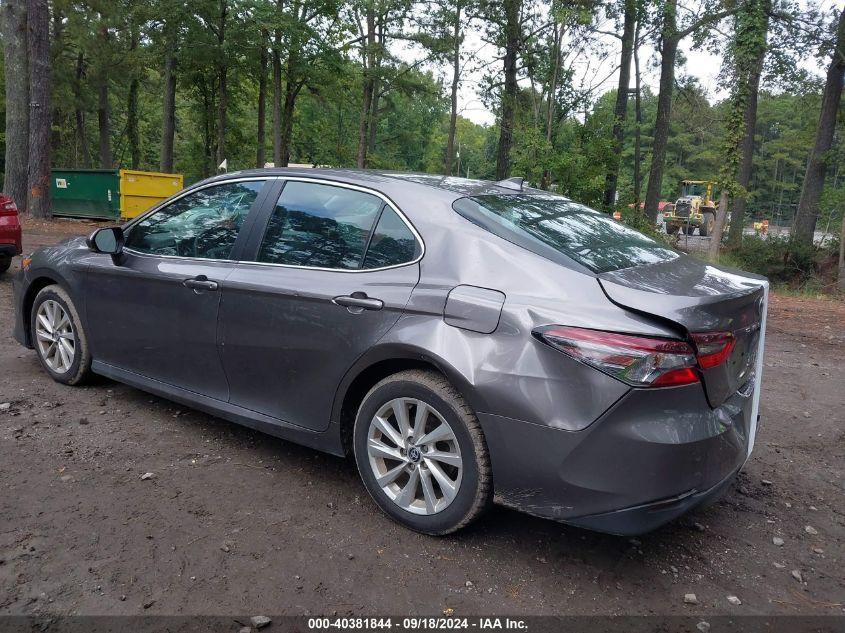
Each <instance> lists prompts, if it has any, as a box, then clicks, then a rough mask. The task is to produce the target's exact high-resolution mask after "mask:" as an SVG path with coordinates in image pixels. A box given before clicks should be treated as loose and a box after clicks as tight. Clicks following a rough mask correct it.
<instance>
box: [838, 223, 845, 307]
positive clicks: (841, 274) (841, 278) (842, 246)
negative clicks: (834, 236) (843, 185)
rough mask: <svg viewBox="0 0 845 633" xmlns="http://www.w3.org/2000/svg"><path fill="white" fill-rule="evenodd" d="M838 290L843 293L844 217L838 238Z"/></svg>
mask: <svg viewBox="0 0 845 633" xmlns="http://www.w3.org/2000/svg"><path fill="white" fill-rule="evenodd" d="M839 289H840V290H842V291H845V217H843V218H842V231H841V235H840V236H839Z"/></svg>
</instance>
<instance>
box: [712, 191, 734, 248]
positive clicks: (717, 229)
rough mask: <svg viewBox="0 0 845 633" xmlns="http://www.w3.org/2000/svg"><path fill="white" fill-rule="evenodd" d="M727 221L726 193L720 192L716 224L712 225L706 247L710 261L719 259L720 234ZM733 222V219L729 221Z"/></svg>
mask: <svg viewBox="0 0 845 633" xmlns="http://www.w3.org/2000/svg"><path fill="white" fill-rule="evenodd" d="M727 219H728V192H727V190H723V191H722V195H721V196H719V206H718V207H717V209H716V222H715V223H714V225H713V235H712V236H711V238H710V245H709V246H708V253H707V254H708V256H709V257H710V261H713V262H715V261H716V260H717V259H718V258H719V247H720V246H721V244H722V233H723V232H724V231H725V222H726V221H727ZM731 221H733V219H731Z"/></svg>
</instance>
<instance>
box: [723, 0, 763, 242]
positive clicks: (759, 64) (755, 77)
mask: <svg viewBox="0 0 845 633" xmlns="http://www.w3.org/2000/svg"><path fill="white" fill-rule="evenodd" d="M750 6H751V7H752V8H751V11H752V12H757V11H759V12H760V17H761V19H762V21H760V22H758V21H757V19H756V16H754V17H752V23H753V24H754V25H756V28H757V29H759V33H756V34H755V35H756V39H757V41H759V42H760V46H759V47H757V49H756V50H754V51H753V55H752V58H751V59H748V60H747V62H745V60H743V62H745V63H747V68H742V69H741V75H740V78H739V79H740V82H741V83H740V85H739V86H738V89H739V90H742V91H743V93H744V95H745V111H744V112H743V117H742V125H743V137H742V141H741V143H740V146H739V152H740V163H739V174H738V175H737V183H738V184H739V186H740V187H742V192H741V193H740V194H739V195H738V196H736V197H735V198H734V201H733V208H732V209H731V228H730V232H729V234H728V245H729V246H731V247H738V246H739V245H740V244H741V243H742V231H743V228H744V224H745V206H746V203H747V201H748V200H747V191H748V185H749V184H750V182H751V169H752V166H753V162H754V131H755V128H756V127H757V100H758V96H759V92H760V76H761V75H762V74H763V63H764V62H765V60H766V49H767V46H766V34H767V33H768V30H769V12H770V11H771V2H769V1H768V0H757V2H755V3H753V4H751V5H750ZM743 65H744V64H743Z"/></svg>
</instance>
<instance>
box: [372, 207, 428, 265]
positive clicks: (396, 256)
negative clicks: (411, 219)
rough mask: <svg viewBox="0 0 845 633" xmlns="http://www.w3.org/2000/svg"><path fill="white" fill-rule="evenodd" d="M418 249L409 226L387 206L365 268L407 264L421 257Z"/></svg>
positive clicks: (375, 233)
mask: <svg viewBox="0 0 845 633" xmlns="http://www.w3.org/2000/svg"><path fill="white" fill-rule="evenodd" d="M418 248H419V245H418V243H417V240H416V238H415V237H414V234H413V233H412V232H411V229H409V228H408V225H407V224H405V223H404V222H403V221H402V218H400V217H399V215H398V214H397V213H396V211H394V210H393V209H391V208H390V207H388V206H386V205H385V207H384V210H383V211H382V213H381V217H380V218H379V221H378V224H377V225H376V230H375V231H374V232H373V237H372V239H371V240H370V247H369V248H368V249H367V256H366V257H365V258H364V266H363V268H385V267H387V266H398V265H400V264H407V263H408V262H411V261H413V260H414V259H416V258H417V257H418V256H419V250H418Z"/></svg>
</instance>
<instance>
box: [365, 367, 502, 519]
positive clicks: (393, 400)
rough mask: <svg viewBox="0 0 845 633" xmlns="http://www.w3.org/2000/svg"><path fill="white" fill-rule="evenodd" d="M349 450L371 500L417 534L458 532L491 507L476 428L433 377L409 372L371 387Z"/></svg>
mask: <svg viewBox="0 0 845 633" xmlns="http://www.w3.org/2000/svg"><path fill="white" fill-rule="evenodd" d="M354 451H355V461H356V463H357V465H358V472H359V473H360V474H361V479H362V480H363V482H364V486H365V487H366V488H367V491H368V492H369V493H370V496H372V498H373V500H374V501H375V502H376V503H377V504H378V506H379V507H380V508H381V509H382V510H383V511H384V513H385V514H387V515H388V516H389V517H391V518H392V519H393V520H395V521H397V522H398V523H401V524H402V525H404V526H405V527H408V528H410V529H412V530H415V531H417V532H422V533H424V534H431V535H442V534H449V533H451V532H455V531H456V530H459V529H461V528H462V527H464V526H466V525H467V524H469V523H470V522H472V521H473V520H475V519H476V518H477V517H478V516H479V515H480V514H481V513H482V512H483V511H484V510H485V509H486V508H487V507H488V506H489V505H490V504H491V503H492V498H493V485H492V472H491V469H490V457H489V454H488V451H487V444H486V442H485V440H484V435H483V433H482V431H481V426H480V425H479V423H478V419H477V418H476V417H475V414H474V413H473V412H472V409H470V408H469V406H468V405H467V404H466V402H465V401H464V399H463V398H462V397H461V395H460V394H459V393H458V392H457V390H455V388H454V387H453V386H452V385H451V384H450V383H449V382H448V381H447V380H446V379H445V378H444V377H443V376H442V375H440V374H438V373H436V372H433V371H425V370H408V371H403V372H400V373H397V374H394V375H392V376H388V377H387V378H385V379H384V380H382V381H381V382H379V383H378V384H376V385H375V386H374V387H373V388H372V389H371V390H370V391H369V393H368V394H367V395H366V396H365V397H364V400H363V402H362V403H361V406H360V407H359V409H358V415H357V417H356V419H355V429H354Z"/></svg>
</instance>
